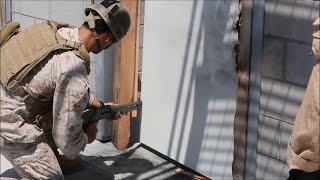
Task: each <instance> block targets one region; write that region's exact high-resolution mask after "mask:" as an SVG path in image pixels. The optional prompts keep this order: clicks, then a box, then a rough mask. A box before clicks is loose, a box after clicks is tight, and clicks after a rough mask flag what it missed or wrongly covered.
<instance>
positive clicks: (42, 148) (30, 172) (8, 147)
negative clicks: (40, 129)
mask: <svg viewBox="0 0 320 180" xmlns="http://www.w3.org/2000/svg"><path fill="white" fill-rule="evenodd" d="M1 154H2V155H3V156H4V157H5V158H6V159H7V160H8V161H9V162H10V163H11V164H12V165H13V166H14V168H15V169H16V170H17V172H18V173H19V175H20V176H21V178H23V179H64V177H63V174H62V171H61V168H60V165H59V163H58V160H57V158H56V156H55V154H54V153H53V151H52V149H51V148H50V147H49V145H48V144H47V143H44V142H41V143H38V144H35V143H32V144H22V143H12V144H11V143H5V144H4V145H3V146H1Z"/></svg>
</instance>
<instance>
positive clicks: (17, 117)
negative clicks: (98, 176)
mask: <svg viewBox="0 0 320 180" xmlns="http://www.w3.org/2000/svg"><path fill="white" fill-rule="evenodd" d="M58 33H59V34H60V35H61V36H62V37H64V38H66V39H69V40H71V41H76V42H80V40H79V35H78V29H77V28H76V29H72V28H61V29H59V30H58ZM23 87H24V89H25V90H26V91H27V92H28V93H29V94H30V95H31V96H32V97H34V98H36V99H39V100H41V101H48V102H52V101H53V105H52V114H53V126H52V137H53V139H54V141H55V144H56V145H57V147H58V148H59V149H60V151H61V152H62V153H63V155H64V156H66V157H67V158H69V159H73V158H75V157H76V156H77V155H78V154H79V152H80V151H82V150H83V149H84V148H85V146H86V144H87V140H88V138H87V136H86V134H85V133H84V132H83V130H82V121H83V120H82V119H81V114H82V112H83V110H84V109H85V107H86V105H88V103H89V102H90V99H91V101H92V99H93V98H90V95H89V84H88V77H87V71H86V69H85V66H84V64H83V60H82V59H80V58H79V57H77V56H76V55H75V54H74V53H73V52H71V51H68V52H66V51H58V52H56V53H55V54H54V55H53V56H48V57H47V58H46V59H45V60H44V61H43V62H42V63H41V64H40V65H39V66H37V67H36V68H34V69H33V70H32V73H30V75H29V76H28V77H27V78H26V80H25V82H24V84H23ZM0 91H1V97H0V108H1V113H0V127H1V134H0V143H1V154H3V155H4V156H5V157H6V158H7V159H8V160H9V161H10V162H11V163H12V165H13V166H14V167H15V168H16V170H17V171H18V173H19V174H20V176H21V177H22V178H27V179H63V174H62V172H61V168H60V166H59V163H58V161H57V159H56V157H55V155H54V153H53V151H52V150H51V148H50V147H49V146H48V144H47V142H46V140H45V137H44V133H43V129H41V128H40V127H39V126H37V125H36V124H35V123H34V122H28V116H29V115H30V114H31V113H32V112H31V111H30V105H29V104H26V103H25V101H23V99H22V98H20V97H19V96H16V95H15V94H14V92H13V91H11V90H9V89H7V88H6V87H5V86H3V85H2V84H1V86H0Z"/></svg>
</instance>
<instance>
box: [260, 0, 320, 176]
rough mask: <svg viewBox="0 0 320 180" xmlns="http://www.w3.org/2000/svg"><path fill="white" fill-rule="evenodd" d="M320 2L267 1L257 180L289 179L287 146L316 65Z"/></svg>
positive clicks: (297, 0)
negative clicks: (313, 44) (314, 42)
mask: <svg viewBox="0 0 320 180" xmlns="http://www.w3.org/2000/svg"><path fill="white" fill-rule="evenodd" d="M319 4H320V3H319V1H306V0H305V1H302V0H295V1H287V0H266V6H265V28H264V29H265V33H264V35H265V36H264V52H263V65H262V66H263V67H262V69H263V71H262V75H263V78H262V83H261V99H260V101H261V103H260V105H261V110H260V114H261V116H260V120H259V123H260V124H259V139H258V157H257V171H256V179H286V178H287V177H288V176H289V173H288V172H289V168H288V166H287V163H286V160H287V144H288V141H289V139H290V136H291V132H292V128H293V123H294V119H295V117H296V114H297V113H298V110H299V108H300V105H301V102H302V99H303V96H304V91H305V86H306V85H307V82H308V79H309V76H310V74H311V71H312V67H313V65H314V62H315V61H314V59H313V57H312V56H311V55H310V52H311V41H312V32H313V27H312V23H313V22H314V20H315V19H316V18H317V17H319Z"/></svg>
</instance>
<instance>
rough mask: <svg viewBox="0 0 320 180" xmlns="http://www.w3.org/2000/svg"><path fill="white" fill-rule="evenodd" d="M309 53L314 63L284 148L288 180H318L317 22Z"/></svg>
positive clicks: (319, 26)
mask: <svg viewBox="0 0 320 180" xmlns="http://www.w3.org/2000/svg"><path fill="white" fill-rule="evenodd" d="M313 25H314V27H315V28H316V31H315V33H314V34H313V43H312V51H313V55H314V57H315V60H316V64H315V65H314V67H313V70H312V73H311V76H310V79H309V83H308V86H307V89H306V92H305V95H304V98H303V101H302V104H301V107H300V110H299V112H298V114H297V116H296V119H295V122H294V126H293V131H292V134H291V138H290V141H289V144H288V152H287V154H288V165H289V168H290V169H291V170H290V172H289V174H290V177H289V179H288V180H305V179H308V180H313V179H314V180H316V179H317V180H318V179H320V145H319V135H320V97H319V92H320V91H319V81H320V69H319V66H320V64H319V63H320V52H319V51H320V49H319V47H320V18H318V19H317V20H316V21H315V22H314V23H313Z"/></svg>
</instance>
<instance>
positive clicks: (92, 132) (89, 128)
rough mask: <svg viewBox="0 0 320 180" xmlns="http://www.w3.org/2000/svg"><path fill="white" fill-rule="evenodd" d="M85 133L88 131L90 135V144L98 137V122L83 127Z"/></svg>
mask: <svg viewBox="0 0 320 180" xmlns="http://www.w3.org/2000/svg"><path fill="white" fill-rule="evenodd" d="M83 131H84V133H86V135H87V137H88V142H87V143H88V144H90V143H92V142H93V141H94V140H95V139H96V137H97V132H98V129H97V123H92V124H90V125H88V126H86V127H84V128H83Z"/></svg>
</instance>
